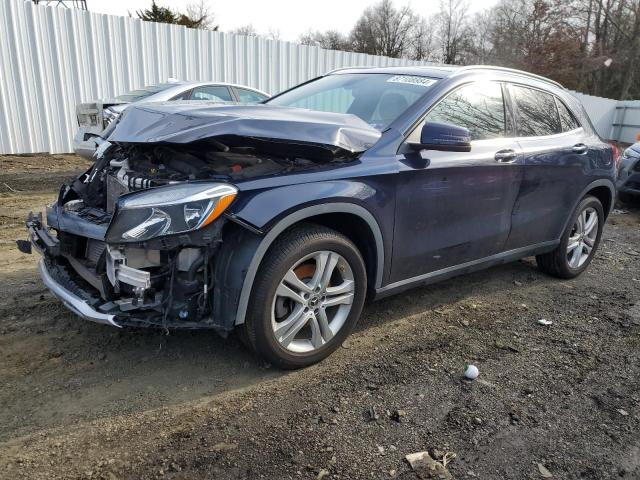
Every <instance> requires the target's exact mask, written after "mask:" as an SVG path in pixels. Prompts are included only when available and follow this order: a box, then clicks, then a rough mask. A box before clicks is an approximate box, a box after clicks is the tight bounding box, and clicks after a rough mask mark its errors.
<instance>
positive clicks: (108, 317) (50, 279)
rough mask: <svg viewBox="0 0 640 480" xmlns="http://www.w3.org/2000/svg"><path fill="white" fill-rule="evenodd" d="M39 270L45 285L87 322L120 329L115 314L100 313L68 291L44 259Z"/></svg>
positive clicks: (39, 265) (84, 300)
mask: <svg viewBox="0 0 640 480" xmlns="http://www.w3.org/2000/svg"><path fill="white" fill-rule="evenodd" d="M38 270H39V271H40V277H42V282H43V283H44V285H45V286H46V287H47V288H48V289H49V291H51V293H53V294H54V295H55V296H56V297H57V298H58V299H59V300H61V301H62V303H64V305H65V306H66V307H67V308H68V309H69V310H71V311H72V312H73V313H75V314H76V315H78V316H80V317H82V318H84V319H85V320H90V321H92V322H96V323H104V324H106V325H112V326H114V327H120V325H119V324H118V323H116V321H115V318H116V316H115V315H114V314H110V313H102V312H99V311H98V310H96V309H95V308H93V307H91V305H89V303H87V300H86V299H83V298H81V297H79V296H77V295H75V294H73V293H72V292H71V291H69V290H67V289H66V288H65V287H64V285H63V284H62V283H60V282H59V281H58V280H57V279H56V278H55V277H54V275H53V274H52V273H51V272H50V271H49V267H48V266H47V262H46V261H45V259H44V258H43V259H41V260H40V262H39V263H38Z"/></svg>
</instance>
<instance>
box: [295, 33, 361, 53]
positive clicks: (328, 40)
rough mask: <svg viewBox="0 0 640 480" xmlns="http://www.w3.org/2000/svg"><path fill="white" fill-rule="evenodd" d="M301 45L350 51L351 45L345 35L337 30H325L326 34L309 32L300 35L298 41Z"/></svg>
mask: <svg viewBox="0 0 640 480" xmlns="http://www.w3.org/2000/svg"><path fill="white" fill-rule="evenodd" d="M298 41H299V42H300V43H301V44H302V45H314V46H318V47H321V48H326V49H327V50H344V51H348V50H350V49H351V44H350V43H349V40H348V39H347V37H346V36H345V35H343V34H342V33H340V32H338V31H337V30H327V31H326V32H318V31H310V32H307V33H305V34H303V35H300V38H299V40H298Z"/></svg>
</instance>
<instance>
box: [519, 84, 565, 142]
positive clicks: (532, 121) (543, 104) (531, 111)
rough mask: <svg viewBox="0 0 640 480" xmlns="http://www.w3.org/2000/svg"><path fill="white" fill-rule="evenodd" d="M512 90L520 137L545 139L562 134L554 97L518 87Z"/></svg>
mask: <svg viewBox="0 0 640 480" xmlns="http://www.w3.org/2000/svg"><path fill="white" fill-rule="evenodd" d="M510 88H511V92H512V94H513V97H514V100H515V103H516V107H517V109H518V136H520V137H543V136H545V135H554V134H556V133H561V132H562V127H561V125H560V117H559V116H558V109H557V107H556V101H555V98H554V96H553V95H551V94H550V93H545V92H542V91H540V90H535V89H533V88H526V87H520V86H518V85H512V86H511V87H510Z"/></svg>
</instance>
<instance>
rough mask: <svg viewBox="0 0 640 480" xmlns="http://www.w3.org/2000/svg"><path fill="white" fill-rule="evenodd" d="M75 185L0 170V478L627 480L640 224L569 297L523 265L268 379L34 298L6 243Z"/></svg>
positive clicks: (422, 294) (421, 305)
mask: <svg viewBox="0 0 640 480" xmlns="http://www.w3.org/2000/svg"><path fill="white" fill-rule="evenodd" d="M85 168H87V163H86V162H84V161H83V160H80V159H78V158H76V157H73V156H67V157H60V156H55V157H0V279H1V281H0V385H1V389H0V478H3V479H21V478H29V479H32V478H34V479H39V478H42V479H74V478H83V479H88V478H98V479H110V480H113V479H146V478H150V479H155V478H161V479H240V478H246V479H263V478H264V479H289V478H291V479H299V478H300V479H316V478H324V479H325V480H327V479H361V478H362V479H365V478H366V479H369V478H375V479H378V478H380V479H385V478H402V479H413V478H418V477H417V476H416V473H415V472H413V471H412V470H411V467H410V466H409V465H408V463H407V462H406V461H405V460H404V457H405V455H407V454H409V453H413V452H419V451H423V450H428V451H430V452H432V453H433V454H434V455H436V456H438V455H442V454H444V453H455V457H454V458H453V459H452V460H451V462H450V463H449V465H448V468H449V471H450V473H451V474H452V475H453V477H454V478H456V479H467V478H468V479H538V478H545V477H544V475H547V474H549V472H550V474H551V475H553V478H568V479H598V480H599V479H609V478H611V479H613V478H616V479H639V478H640V208H638V207H637V206H636V207H630V206H624V207H622V208H624V209H625V210H626V212H623V213H621V212H616V213H615V214H614V215H612V217H611V218H610V219H609V222H608V225H607V227H606V230H605V233H604V241H603V243H602V245H601V247H600V250H599V252H598V254H597V256H596V258H595V260H594V262H593V264H592V265H591V267H590V268H589V270H588V271H587V272H586V273H585V274H584V275H582V276H581V277H580V278H578V279H576V280H573V281H559V280H556V279H553V278H550V277H547V276H545V275H543V274H542V273H540V272H539V271H538V270H537V269H536V267H535V261H533V260H532V259H526V260H523V261H521V262H518V263H514V264H511V265H506V266H502V267H497V268H493V269H490V270H487V271H484V272H480V273H476V274H473V275H469V276H466V277H459V278H455V279H452V280H449V281H446V282H443V283H440V284H438V285H434V286H430V287H424V288H418V289H416V290H413V291H410V292H407V293H405V294H402V295H400V296H396V297H393V298H390V299H387V300H382V301H380V302H376V303H372V304H370V305H368V306H367V307H366V309H365V312H364V314H363V316H362V319H361V321H360V323H359V326H358V328H357V331H356V332H355V333H354V334H353V336H352V337H351V338H350V339H349V340H348V341H347V342H346V343H345V344H344V345H343V348H341V349H339V350H338V351H337V352H336V353H335V354H334V355H332V356H331V357H330V358H329V359H327V360H325V361H324V362H322V363H321V364H319V365H316V366H314V367H311V368H308V369H305V370H302V371H296V372H282V371H279V370H277V369H275V368H271V367H269V366H268V365H265V364H264V363H263V362H261V361H260V360H258V359H256V358H254V357H252V356H251V355H250V354H248V353H247V352H246V351H245V350H244V349H243V347H242V346H241V345H240V343H239V342H238V341H236V340H235V339H228V340H226V341H225V340H222V339H220V338H218V337H217V336H216V335H215V334H214V333H210V332H181V333H171V334H170V335H168V336H167V335H163V334H162V333H161V332H158V331H150V330H122V331H121V330H116V329H113V328H109V327H106V326H101V325H97V324H91V323H89V322H86V321H83V320H80V319H78V318H76V317H74V316H73V315H72V314H70V313H68V312H67V310H66V309H65V308H64V307H63V306H61V304H60V303H59V302H58V301H56V300H55V299H54V298H53V297H52V296H51V295H50V294H49V293H47V291H46V289H45V288H44V287H43V285H42V283H41V282H40V280H39V278H38V276H37V274H36V270H35V265H36V257H35V256H27V255H22V254H20V253H19V252H17V250H16V249H15V247H14V243H13V242H14V240H15V239H16V238H25V235H24V231H23V220H24V217H25V216H26V214H27V213H28V212H29V211H30V210H40V209H42V208H43V206H44V205H45V204H46V203H48V202H50V201H53V200H54V198H55V195H56V192H57V189H58V188H59V184H60V183H61V182H62V181H63V180H65V179H67V178H69V177H71V176H73V175H74V174H75V173H76V172H79V171H81V170H83V169H85ZM543 318H544V319H548V320H551V321H552V322H553V324H552V325H550V326H542V325H540V324H538V320H540V319H543ZM468 363H473V364H475V365H477V366H478V368H479V369H480V376H479V377H478V379H477V380H475V381H472V382H471V381H466V380H464V379H463V378H462V372H463V370H464V367H465V364H468ZM451 457H453V455H449V458H451ZM541 466H542V468H541ZM545 468H546V470H545ZM547 470H548V471H547Z"/></svg>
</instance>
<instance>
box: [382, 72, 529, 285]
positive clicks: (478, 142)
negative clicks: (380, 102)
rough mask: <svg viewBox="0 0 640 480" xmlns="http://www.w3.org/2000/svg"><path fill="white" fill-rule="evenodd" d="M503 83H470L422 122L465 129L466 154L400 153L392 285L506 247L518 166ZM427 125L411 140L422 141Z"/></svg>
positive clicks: (430, 151)
mask: <svg viewBox="0 0 640 480" xmlns="http://www.w3.org/2000/svg"><path fill="white" fill-rule="evenodd" d="M511 118H512V117H511V114H510V110H509V109H508V108H507V106H506V105H505V102H504V95H503V87H502V84H501V83H500V82H474V83H469V84H466V85H463V86H462V87H460V88H458V89H456V90H454V91H453V92H451V93H449V94H448V95H447V96H445V97H444V99H443V100H441V101H440V102H439V103H437V104H436V105H435V106H434V107H433V108H432V109H431V110H430V111H429V112H428V113H427V116H426V118H425V121H426V122H438V123H448V124H452V125H457V126H461V127H466V128H468V129H469V130H470V133H471V139H472V142H471V151H470V152H441V151H435V150H429V151H427V150H423V151H422V152H415V151H414V152H411V151H409V150H407V153H404V154H402V155H399V158H398V161H399V170H400V173H399V175H398V186H397V194H396V223H395V234H394V248H393V261H392V275H391V281H392V282H398V281H401V280H405V279H408V278H412V277H416V276H421V275H424V274H427V273H431V272H435V271H438V270H442V269H445V268H447V267H453V266H456V265H460V264H463V263H466V262H469V261H473V260H478V259H481V258H485V257H488V256H491V255H494V254H496V253H499V252H501V251H502V250H503V247H504V245H505V242H506V240H507V237H508V235H509V231H510V227H511V210H512V208H513V204H514V202H515V199H516V196H517V193H518V189H519V186H520V180H521V174H522V168H521V156H520V155H519V148H520V147H519V146H518V143H517V142H516V141H515V139H514V138H513V133H512V121H511ZM423 124H424V122H422V123H421V124H419V125H418V126H417V128H416V129H415V130H414V131H413V132H412V133H411V135H410V136H409V138H408V142H411V143H419V136H420V131H421V129H422V125H423Z"/></svg>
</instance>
